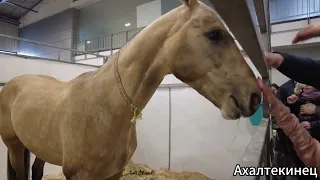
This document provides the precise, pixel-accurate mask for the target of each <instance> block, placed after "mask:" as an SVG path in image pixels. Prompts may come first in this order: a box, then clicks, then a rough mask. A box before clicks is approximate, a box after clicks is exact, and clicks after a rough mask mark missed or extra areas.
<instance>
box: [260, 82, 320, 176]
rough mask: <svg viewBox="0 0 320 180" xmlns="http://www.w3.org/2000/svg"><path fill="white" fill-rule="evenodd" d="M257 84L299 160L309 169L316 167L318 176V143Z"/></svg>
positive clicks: (319, 151) (319, 152) (319, 165)
mask: <svg viewBox="0 0 320 180" xmlns="http://www.w3.org/2000/svg"><path fill="white" fill-rule="evenodd" d="M258 84H259V86H260V88H261V90H262V91H263V94H264V98H266V99H267V101H268V102H269V103H270V104H271V107H270V112H271V115H272V116H274V117H275V119H276V120H277V121H278V126H279V127H280V128H281V129H283V131H284V133H285V134H286V135H287V136H288V137H289V138H290V140H291V142H292V143H293V145H294V148H295V150H296V152H297V155H298V156H299V157H300V159H301V160H302V161H303V162H304V163H305V164H306V165H307V166H309V167H316V168H317V173H318V174H320V143H319V141H317V140H316V139H314V138H312V137H311V135H310V134H309V133H308V131H307V130H305V129H304V127H303V126H302V125H300V123H299V120H298V118H297V117H296V116H295V115H293V114H291V113H290V110H289V108H288V107H286V106H285V105H283V104H282V103H281V102H280V101H279V100H278V99H277V98H276V97H275V96H274V95H273V94H272V92H271V90H270V89H269V88H267V87H266V86H265V85H264V84H263V82H262V81H261V80H258Z"/></svg>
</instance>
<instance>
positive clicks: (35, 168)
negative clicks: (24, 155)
mask: <svg viewBox="0 0 320 180" xmlns="http://www.w3.org/2000/svg"><path fill="white" fill-rule="evenodd" d="M45 163H46V162H45V161H43V160H41V159H40V158H38V157H36V159H35V161H34V163H33V165H32V180H41V179H42V176H43V168H44V164H45Z"/></svg>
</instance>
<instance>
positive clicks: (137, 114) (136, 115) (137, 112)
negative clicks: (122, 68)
mask: <svg viewBox="0 0 320 180" xmlns="http://www.w3.org/2000/svg"><path fill="white" fill-rule="evenodd" d="M119 56H120V50H119V51H118V57H117V58H116V59H115V61H114V72H115V76H116V81H117V85H118V89H119V91H120V94H121V96H122V97H123V99H124V100H125V101H126V103H127V104H129V105H130V106H131V111H133V117H132V119H131V122H132V123H134V122H137V120H141V119H142V109H141V108H139V107H137V106H135V105H134V104H133V103H132V100H131V99H130V98H129V96H128V95H127V93H126V91H125V90H124V87H123V85H122V81H121V77H120V72H119V69H118V60H119Z"/></svg>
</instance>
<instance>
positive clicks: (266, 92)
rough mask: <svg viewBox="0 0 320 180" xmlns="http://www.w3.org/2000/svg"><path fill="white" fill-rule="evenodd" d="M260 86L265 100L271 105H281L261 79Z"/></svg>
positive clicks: (259, 80)
mask: <svg viewBox="0 0 320 180" xmlns="http://www.w3.org/2000/svg"><path fill="white" fill-rule="evenodd" d="M258 85H259V87H260V89H261V91H262V93H263V95H264V98H265V99H266V100H267V101H268V102H269V103H270V104H271V105H275V104H279V103H278V99H277V98H276V97H275V96H274V95H273V93H272V91H271V89H270V88H268V87H267V86H265V85H264V83H263V82H262V80H261V79H260V78H258Z"/></svg>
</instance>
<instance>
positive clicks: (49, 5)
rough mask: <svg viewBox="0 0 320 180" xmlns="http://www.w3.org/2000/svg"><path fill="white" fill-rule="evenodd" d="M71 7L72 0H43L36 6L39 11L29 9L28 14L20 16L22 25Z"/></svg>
mask: <svg viewBox="0 0 320 180" xmlns="http://www.w3.org/2000/svg"><path fill="white" fill-rule="evenodd" d="M69 8H70V0H43V1H42V2H41V3H40V4H39V5H37V6H36V7H35V8H34V10H36V11H38V13H35V12H32V11H29V12H28V13H27V14H26V15H24V16H23V17H22V18H20V22H21V25H20V27H24V26H27V25H29V24H32V23H34V22H37V21H40V20H42V19H45V18H47V17H49V16H52V15H55V14H57V13H59V12H62V11H64V10H66V9H69Z"/></svg>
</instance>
